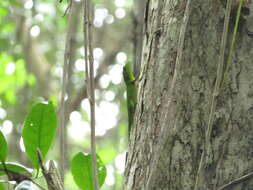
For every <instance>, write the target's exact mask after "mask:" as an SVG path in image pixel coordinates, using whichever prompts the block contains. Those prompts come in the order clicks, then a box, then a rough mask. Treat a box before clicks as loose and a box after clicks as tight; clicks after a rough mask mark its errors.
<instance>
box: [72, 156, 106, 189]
mask: <svg viewBox="0 0 253 190" xmlns="http://www.w3.org/2000/svg"><path fill="white" fill-rule="evenodd" d="M97 168H98V181H99V186H100V187H101V186H102V185H103V183H104V181H105V177H106V167H105V165H104V164H103V162H102V160H101V159H100V158H99V156H98V155H97ZM71 173H72V175H73V177H74V181H75V182H76V184H77V186H78V187H80V188H81V189H82V190H93V177H92V162H91V154H84V153H82V152H79V153H77V154H76V155H75V156H74V157H73V159H72V161H71Z"/></svg>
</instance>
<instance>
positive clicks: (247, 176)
mask: <svg viewBox="0 0 253 190" xmlns="http://www.w3.org/2000/svg"><path fill="white" fill-rule="evenodd" d="M252 177H253V172H250V173H248V174H246V175H243V176H241V177H239V178H237V179H235V180H233V181H230V182H229V183H227V184H225V185H223V186H221V187H219V188H218V189H217V190H224V189H227V188H228V187H231V186H233V185H236V184H239V183H242V182H244V181H247V180H249V179H250V178H252Z"/></svg>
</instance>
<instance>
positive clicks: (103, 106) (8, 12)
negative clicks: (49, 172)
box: [0, 0, 134, 190]
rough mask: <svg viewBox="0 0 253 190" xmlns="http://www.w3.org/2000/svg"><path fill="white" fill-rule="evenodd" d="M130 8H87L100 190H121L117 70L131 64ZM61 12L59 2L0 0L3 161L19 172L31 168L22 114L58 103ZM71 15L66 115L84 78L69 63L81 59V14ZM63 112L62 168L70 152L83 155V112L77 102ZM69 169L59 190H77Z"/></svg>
mask: <svg viewBox="0 0 253 190" xmlns="http://www.w3.org/2000/svg"><path fill="white" fill-rule="evenodd" d="M73 1H74V0H73ZM79 3H80V5H79V7H82V5H81V2H79ZM133 3H134V1H133V0H125V1H120V0H106V1H102V0H94V1H93V5H94V6H93V8H94V19H96V18H97V19H98V20H97V22H96V24H97V26H95V27H94V31H93V41H94V48H97V50H99V51H97V52H100V53H98V54H94V57H95V73H96V87H97V90H96V104H97V107H96V111H97V131H98V132H99V134H98V135H97V152H98V154H99V155H100V157H101V160H102V161H103V162H104V163H105V164H106V166H107V179H106V180H105V185H104V186H103V187H102V190H113V189H121V188H122V184H123V177H122V175H123V171H122V168H124V164H125V161H124V159H122V158H124V153H125V151H126V148H127V114H126V111H127V108H126V102H125V85H124V84H123V81H122V74H121V71H122V67H123V65H124V64H125V62H126V61H127V60H130V61H131V60H132V57H133V55H132V52H133V49H132V39H133V36H132V32H131V31H132V20H131V19H132V7H133ZM66 8H67V1H66V0H65V1H63V2H62V3H59V2H58V1H51V0H33V1H32V0H24V1H19V0H8V1H0V21H1V22H0V79H1V82H0V129H1V130H2V131H3V133H4V134H5V136H6V137H7V141H8V144H9V145H10V146H9V149H10V151H9V153H10V155H9V160H10V161H12V160H13V161H14V160H15V161H17V160H18V162H20V163H22V164H23V165H26V166H27V167H31V163H30V162H29V161H28V160H27V158H26V157H25V156H23V155H24V154H22V153H21V152H22V151H24V147H23V145H22V140H21V138H20V137H21V130H22V126H23V122H24V120H25V115H26V114H27V113H28V111H29V110H31V107H32V105H33V104H34V103H37V102H40V101H42V100H47V99H50V100H51V101H53V102H54V104H55V105H58V100H59V97H60V89H61V71H62V69H61V68H62V66H63V62H64V49H65V38H66V34H67V30H68V26H69V13H67V14H66V16H63V15H64V12H65V10H66ZM76 12H78V14H77V15H78V17H77V19H76V22H77V28H76V32H75V35H74V37H75V47H74V49H75V51H74V55H73V61H72V63H71V64H72V65H71V67H70V68H69V69H70V73H69V87H68V89H67V93H68V101H69V102H67V104H68V107H67V109H69V108H70V107H71V106H72V105H71V103H72V102H74V101H76V100H78V98H77V97H78V95H79V94H81V92H82V90H83V87H84V82H85V75H84V71H83V69H82V66H81V67H80V64H79V63H80V62H78V61H77V60H83V59H84V56H83V46H84V43H83V31H82V30H83V20H82V19H83V16H82V14H83V13H82V8H81V9H79V10H78V9H77V11H76ZM96 16H97V17H96ZM99 19H100V20H99ZM94 25H95V21H94ZM35 26H36V27H35ZM24 31H25V32H24ZM36 32H37V33H36ZM101 50H102V54H101ZM94 52H95V50H94ZM120 52H121V53H122V54H119V53H120ZM120 55H121V56H120ZM122 55H123V56H122ZM124 55H126V58H125V57H124ZM30 57H35V58H38V60H40V61H41V64H42V65H43V66H42V68H41V65H40V64H38V63H37V62H32V63H28V60H29V58H30ZM33 60H34V59H33ZM35 60H36V59H35ZM31 65H32V66H31ZM34 69H38V70H39V71H41V73H43V72H44V70H46V69H48V70H49V72H48V73H46V75H45V76H46V79H47V80H46V81H47V82H46V84H43V83H42V82H41V80H40V78H39V76H38V73H36V72H34ZM42 81H43V80H42ZM44 91H48V92H49V96H48V97H45V96H43V95H42V94H43V93H44ZM109 91H110V93H107V92H109ZM67 111H69V112H70V116H67V117H66V120H67V123H68V125H67V134H68V141H67V144H68V149H67V152H68V156H69V158H68V159H69V164H70V158H72V157H73V156H74V155H75V154H76V152H79V151H83V152H89V151H90V137H89V134H90V132H89V123H88V122H89V106H88V104H86V103H85V100H82V101H80V102H78V105H77V106H76V107H75V108H73V109H72V110H71V109H70V110H67ZM58 146H59V143H55V144H54V146H53V147H52V149H51V150H49V154H48V155H49V156H48V159H53V160H56V161H58V160H59V151H58V150H59V148H58ZM69 168H70V167H69V166H68V171H67V173H66V180H65V185H66V189H70V190H72V189H78V187H77V186H76V185H75V184H74V180H73V178H72V176H71V175H70V170H69Z"/></svg>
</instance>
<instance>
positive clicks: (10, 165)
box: [0, 162, 32, 176]
mask: <svg viewBox="0 0 253 190" xmlns="http://www.w3.org/2000/svg"><path fill="white" fill-rule="evenodd" d="M5 165H6V168H7V170H8V171H10V172H15V173H22V174H29V176H31V175H32V174H31V172H30V171H29V170H30V169H28V168H26V167H25V166H23V165H21V164H18V163H14V162H5ZM1 175H6V173H5V171H4V166H3V164H2V163H1V164H0V176H1Z"/></svg>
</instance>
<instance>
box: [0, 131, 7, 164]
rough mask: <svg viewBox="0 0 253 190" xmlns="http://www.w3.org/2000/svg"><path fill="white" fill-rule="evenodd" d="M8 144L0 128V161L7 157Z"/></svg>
mask: <svg viewBox="0 0 253 190" xmlns="http://www.w3.org/2000/svg"><path fill="white" fill-rule="evenodd" d="M7 152H8V146H7V142H6V140H5V138H4V135H3V133H2V131H1V130H0V161H1V162H5V161H6V158H7Z"/></svg>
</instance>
